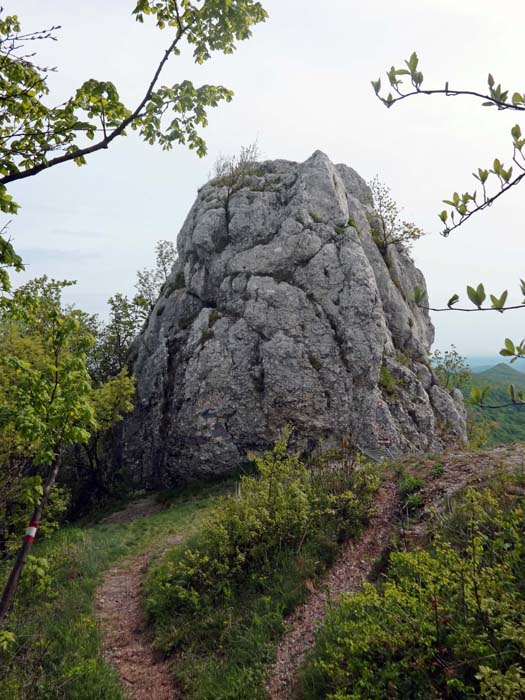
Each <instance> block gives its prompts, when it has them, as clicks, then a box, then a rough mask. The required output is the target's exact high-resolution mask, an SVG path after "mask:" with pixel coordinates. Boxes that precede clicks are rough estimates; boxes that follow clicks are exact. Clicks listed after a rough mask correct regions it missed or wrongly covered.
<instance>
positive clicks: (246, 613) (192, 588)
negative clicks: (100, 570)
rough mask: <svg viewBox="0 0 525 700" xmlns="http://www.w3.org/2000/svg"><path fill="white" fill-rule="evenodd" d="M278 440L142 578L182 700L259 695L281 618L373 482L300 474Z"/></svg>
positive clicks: (356, 522)
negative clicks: (254, 471) (182, 545)
mask: <svg viewBox="0 0 525 700" xmlns="http://www.w3.org/2000/svg"><path fill="white" fill-rule="evenodd" d="M288 438H289V431H285V432H284V433H283V436H282V437H281V438H280V439H279V440H278V441H277V443H276V445H275V447H274V449H273V450H272V451H271V452H267V453H265V455H264V456H263V457H255V456H253V460H254V461H255V463H256V465H257V468H258V475H257V476H244V477H242V478H241V481H240V486H239V492H238V495H237V497H234V496H232V497H229V498H227V499H225V500H224V501H223V503H222V504H221V506H220V507H219V508H217V509H216V510H215V511H214V512H213V514H212V516H211V517H210V519H209V521H208V523H207V526H206V528H205V529H204V530H203V531H202V532H201V533H200V534H199V536H198V537H197V538H196V539H195V540H194V542H193V543H192V544H191V545H190V546H189V547H187V548H186V549H184V550H178V551H176V552H175V554H174V555H171V556H169V557H168V558H167V560H166V561H165V562H164V563H163V564H161V566H159V567H158V568H157V569H156V570H155V571H154V572H153V573H152V575H151V576H150V579H149V582H148V585H147V589H146V607H147V611H148V613H149V615H150V617H151V618H152V619H153V621H154V623H155V626H156V630H157V640H158V644H159V646H160V647H161V648H162V649H163V650H165V651H173V650H176V649H177V650H180V651H183V658H184V665H183V666H181V668H180V669H178V671H179V672H178V676H179V678H180V680H181V681H182V682H183V685H184V690H185V696H186V697H188V698H191V699H192V700H197V699H198V700H205V699H206V700H212V698H213V700H218V699H219V698H220V699H221V700H226V699H227V698H228V699H229V700H233V699H234V698H235V700H248V698H250V699H256V698H263V697H264V692H263V678H264V666H265V664H267V663H268V662H269V661H270V660H271V658H272V654H273V650H274V646H275V642H276V639H277V637H278V635H279V634H280V632H281V630H282V624H283V620H284V615H285V614H286V611H289V610H290V609H291V608H293V607H294V606H295V605H296V604H297V603H298V602H299V601H300V600H302V599H303V598H304V596H305V594H306V592H307V585H306V584H307V582H308V580H310V579H312V578H315V577H316V576H317V575H319V573H320V572H321V571H322V570H323V569H324V567H326V565H327V564H328V563H329V561H331V559H332V558H333V556H334V555H335V552H336V550H337V544H338V542H339V541H340V540H343V539H346V538H347V537H349V536H352V535H355V534H356V533H357V532H358V531H359V529H360V527H361V526H362V524H363V522H364V521H365V520H366V518H367V514H368V509H369V506H370V502H371V498H372V494H373V491H374V490H375V489H376V488H377V486H378V478H377V476H376V475H375V474H374V473H372V472H371V471H370V469H369V468H367V467H366V466H365V465H361V466H360V467H358V468H354V467H353V466H351V465H347V464H343V463H340V464H334V463H333V462H332V463H330V464H325V463H323V462H318V463H317V465H312V466H311V467H310V468H307V467H306V466H305V465H304V464H303V463H302V462H301V460H300V459H299V457H298V455H296V454H289V453H288V452H287V441H288ZM181 658H182V657H181Z"/></svg>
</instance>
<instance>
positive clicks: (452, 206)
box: [371, 52, 525, 236]
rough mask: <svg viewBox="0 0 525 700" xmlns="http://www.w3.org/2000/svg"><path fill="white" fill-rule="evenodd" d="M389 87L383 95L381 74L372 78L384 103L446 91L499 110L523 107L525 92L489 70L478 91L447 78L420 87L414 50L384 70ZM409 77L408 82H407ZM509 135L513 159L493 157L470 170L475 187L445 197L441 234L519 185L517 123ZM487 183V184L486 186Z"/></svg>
mask: <svg viewBox="0 0 525 700" xmlns="http://www.w3.org/2000/svg"><path fill="white" fill-rule="evenodd" d="M386 75H387V79H388V83H389V85H390V87H391V91H390V92H388V94H387V95H386V97H385V96H384V95H383V94H381V78H379V79H378V80H372V81H371V82H372V87H373V88H374V92H375V94H376V95H377V97H378V98H379V99H380V100H381V102H382V103H383V104H384V105H385V106H386V107H392V105H394V104H396V103H397V102H400V101H401V100H405V99H407V98H408V97H414V96H415V95H445V96H447V97H458V96H468V97H474V98H477V99H480V100H482V105H483V106H484V107H497V109H499V110H512V111H516V112H524V111H525V93H520V92H512V93H511V92H510V91H509V90H504V89H503V88H502V87H501V84H497V85H496V83H495V80H494V78H493V76H492V75H491V74H490V73H489V76H488V81H487V82H488V90H487V91H485V92H477V91H475V90H456V89H452V88H450V87H449V84H448V82H446V83H445V86H444V87H443V88H432V89H423V88H422V84H423V80H424V77H423V73H422V72H421V71H420V70H419V59H418V56H417V54H416V52H414V53H412V55H411V56H410V58H409V59H408V60H406V61H405V67H404V68H396V67H395V66H392V67H391V68H390V70H389V71H387V72H386ZM407 80H408V82H407ZM511 137H512V163H513V165H509V166H507V167H506V166H505V165H504V163H503V162H502V161H501V160H500V159H499V158H494V160H493V162H492V166H489V167H487V168H478V169H477V172H476V173H473V176H474V178H475V179H476V180H477V181H478V183H479V185H478V186H477V188H478V189H476V190H473V191H472V192H464V193H463V194H460V193H458V192H454V193H453V194H452V196H451V197H450V199H444V200H443V202H444V204H447V205H448V207H449V209H448V211H447V210H446V209H444V210H443V211H441V212H440V214H439V218H440V220H441V222H442V223H443V224H444V226H445V229H444V230H443V235H444V236H448V235H449V233H450V232H451V231H453V230H454V229H456V228H458V227H459V226H461V225H462V224H464V223H465V222H466V221H467V220H468V219H470V217H471V216H472V215H473V214H476V213H477V212H479V211H483V210H484V209H486V208H487V207H490V206H491V204H493V203H494V202H495V201H496V200H497V199H498V198H499V197H501V195H502V194H504V193H505V192H507V191H508V190H509V189H511V188H512V187H514V186H515V185H518V184H519V183H520V182H521V181H522V180H523V178H524V177H525V153H524V151H523V149H524V147H525V137H524V135H523V134H522V131H521V127H520V125H519V124H515V125H514V126H513V127H512V129H511ZM489 186H490V187H489Z"/></svg>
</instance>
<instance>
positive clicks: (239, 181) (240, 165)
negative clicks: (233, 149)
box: [213, 143, 260, 223]
mask: <svg viewBox="0 0 525 700" xmlns="http://www.w3.org/2000/svg"><path fill="white" fill-rule="evenodd" d="M259 158H260V154H259V147H258V145H257V143H252V144H250V145H249V146H243V147H242V148H241V151H240V153H239V155H236V156H220V157H219V158H218V159H217V160H216V161H215V165H214V173H213V175H214V183H215V184H216V185H217V186H218V187H222V188H223V189H224V194H223V201H224V208H225V210H226V222H227V223H228V222H229V216H230V214H229V203H230V198H231V197H232V196H233V195H234V194H235V193H236V192H238V191H239V190H242V189H243V187H246V186H247V185H248V182H249V180H250V178H252V177H253V176H254V175H256V174H257V161H258V160H259Z"/></svg>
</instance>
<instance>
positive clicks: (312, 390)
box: [120, 151, 465, 486]
mask: <svg viewBox="0 0 525 700" xmlns="http://www.w3.org/2000/svg"><path fill="white" fill-rule="evenodd" d="M371 222H372V224H373V225H375V226H377V225H378V223H377V216H376V215H375V213H374V210H373V201H372V196H371V192H370V190H369V188H368V187H367V185H366V183H365V181H364V180H363V179H362V178H361V177H360V176H359V175H358V174H357V173H356V172H355V171H354V170H352V169H351V168H349V167H348V166H346V165H334V164H332V163H331V162H330V160H329V159H328V158H327V156H326V155H324V154H323V153H321V152H320V151H316V152H315V153H314V154H313V155H312V156H311V157H310V158H309V159H308V160H307V161H305V162H304V163H293V162H289V161H284V160H276V161H267V162H264V163H260V164H257V167H256V168H254V171H253V173H252V174H250V176H249V177H247V178H245V182H243V183H242V187H240V188H239V189H234V191H233V192H231V191H228V192H227V191H226V188H225V187H224V186H221V182H220V180H215V181H213V180H212V181H211V182H209V183H208V184H206V185H205V186H204V187H202V188H201V189H200V191H199V193H198V196H197V200H196V202H195V204H194V205H193V207H192V209H191V211H190V213H189V215H188V217H187V219H186V222H185V223H184V226H183V228H182V230H181V232H180V234H179V237H178V251H179V259H178V261H177V262H176V264H175V266H174V268H173V271H172V273H171V276H170V278H169V280H168V282H167V283H166V285H165V286H164V289H163V291H162V293H161V296H160V298H159V300H158V302H157V304H156V306H155V308H154V309H153V310H152V312H151V314H150V317H149V320H148V322H147V324H146V326H145V328H144V330H143V332H142V333H141V335H140V336H139V337H138V338H137V340H136V341H135V343H134V346H133V348H132V356H131V361H132V365H133V371H134V373H135V376H136V378H137V394H138V400H137V408H136V410H135V412H134V413H133V414H132V415H131V416H129V417H128V418H127V419H126V420H125V421H124V423H123V424H122V428H121V440H120V453H121V454H120V459H121V461H122V465H123V467H124V468H125V469H126V471H127V472H128V474H129V475H130V476H131V477H132V479H133V480H134V481H136V482H137V483H141V484H142V485H146V486H158V485H167V484H170V483H175V482H177V481H180V480H185V479H189V478H202V477H205V476H210V475H216V474H221V473H225V472H227V471H229V470H231V469H233V468H235V467H236V466H238V465H239V464H240V463H242V462H243V461H245V460H246V454H247V452H248V451H259V450H263V449H267V448H268V447H269V446H271V445H272V443H273V442H274V441H275V439H276V437H277V436H278V434H279V432H280V431H281V430H282V428H283V427H284V426H285V425H286V424H292V425H293V427H294V429H295V430H294V442H295V446H296V447H297V448H298V449H301V450H314V449H326V448H337V447H338V446H339V445H340V444H341V441H342V440H344V441H346V442H351V443H352V444H354V445H355V446H356V447H358V448H359V449H361V450H363V451H365V452H367V453H370V454H373V455H382V454H386V453H388V454H396V453H403V452H414V451H427V450H430V449H434V448H436V447H437V446H439V442H440V439H441V436H442V435H443V434H446V433H447V432H449V433H450V434H453V435H455V436H457V437H459V438H460V439H462V438H464V436H465V417H464V408H463V406H462V404H461V402H459V400H458V398H457V396H456V397H451V396H450V395H449V394H448V393H446V392H444V391H442V390H441V389H439V387H437V386H436V381H435V378H434V376H433V373H432V370H431V369H430V367H429V365H428V353H429V350H430V346H431V343H432V341H433V336H434V330H433V327H432V324H431V322H430V319H429V316H428V313H427V312H426V311H425V310H424V309H421V308H419V307H418V306H416V305H415V304H414V302H413V301H411V298H412V295H413V290H414V289H415V288H416V287H419V288H421V289H424V288H425V281H424V278H423V276H422V274H421V272H420V271H419V270H418V269H417V268H416V267H415V266H414V264H413V262H412V260H411V258H410V256H409V255H408V253H407V252H406V250H404V249H403V247H402V245H400V244H395V245H392V246H389V248H388V250H387V251H386V253H385V254H384V255H383V254H381V252H380V251H379V249H378V247H377V245H376V243H374V241H373V238H372V235H371ZM385 377H389V378H390V380H389V381H388V382H387V384H388V386H384V384H385ZM381 378H383V381H382V380H381Z"/></svg>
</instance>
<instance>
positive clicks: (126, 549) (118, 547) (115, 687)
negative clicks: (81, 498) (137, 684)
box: [0, 484, 226, 700]
mask: <svg viewBox="0 0 525 700" xmlns="http://www.w3.org/2000/svg"><path fill="white" fill-rule="evenodd" d="M225 488H226V486H225V485H224V484H216V485H213V486H209V487H206V488H203V489H201V490H200V492H195V490H194V489H193V490H191V491H189V492H183V493H180V494H179V495H177V496H176V497H174V498H173V500H172V501H171V504H170V505H171V507H170V508H169V509H167V510H164V511H162V512H160V513H158V514H156V515H153V516H150V517H148V518H143V519H141V520H136V521H134V522H132V523H128V524H107V525H102V524H99V525H95V526H93V527H83V528H80V527H74V526H71V527H70V526H68V527H64V528H63V529H62V530H60V531H59V532H58V533H56V534H55V535H54V536H53V537H51V538H50V539H49V541H47V542H41V543H37V545H35V547H34V550H33V553H34V555H35V557H38V558H39V560H40V561H42V560H44V561H47V562H48V568H47V569H46V567H44V570H45V571H47V573H46V574H45V575H44V576H42V574H40V575H39V576H38V577H36V572H35V567H32V570H33V573H31V567H29V573H28V575H27V576H24V578H23V579H22V583H21V589H20V595H19V596H18V598H17V602H16V606H15V608H14V610H13V612H12V614H11V617H10V619H9V627H8V629H9V631H10V632H12V633H13V634H14V636H15V642H14V643H11V644H8V645H7V649H6V650H4V651H0V700H31V699H33V698H34V699H35V700H123V699H124V695H123V692H122V689H121V686H120V682H119V679H118V677H117V676H116V674H115V672H114V671H113V670H112V669H111V668H110V667H109V666H108V665H107V664H106V663H105V662H104V661H103V660H102V659H101V658H100V656H99V652H100V633H99V629H98V628H97V624H96V621H95V616H94V604H93V603H94V594H95V591H96V588H97V586H98V583H99V580H100V576H101V574H102V573H103V572H104V571H105V570H106V569H107V568H108V567H109V566H111V565H112V564H113V563H114V562H115V561H117V560H118V559H121V558H123V557H128V556H132V555H134V554H138V553H140V552H142V551H144V550H147V549H148V547H149V546H150V545H152V544H153V543H154V542H157V541H159V540H162V539H163V538H164V537H166V536H168V535H170V534H172V533H183V532H184V533H190V534H191V533H192V532H195V531H196V530H197V529H198V528H199V526H200V525H201V523H202V522H203V519H204V517H205V516H206V514H207V513H208V511H209V509H210V507H211V506H212V504H214V503H216V501H217V498H218V495H219V494H220V493H223V492H224V490H225ZM5 569H6V567H5V566H4V570H0V581H1V580H2V579H3V578H4V576H5V575H6V570H5Z"/></svg>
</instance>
